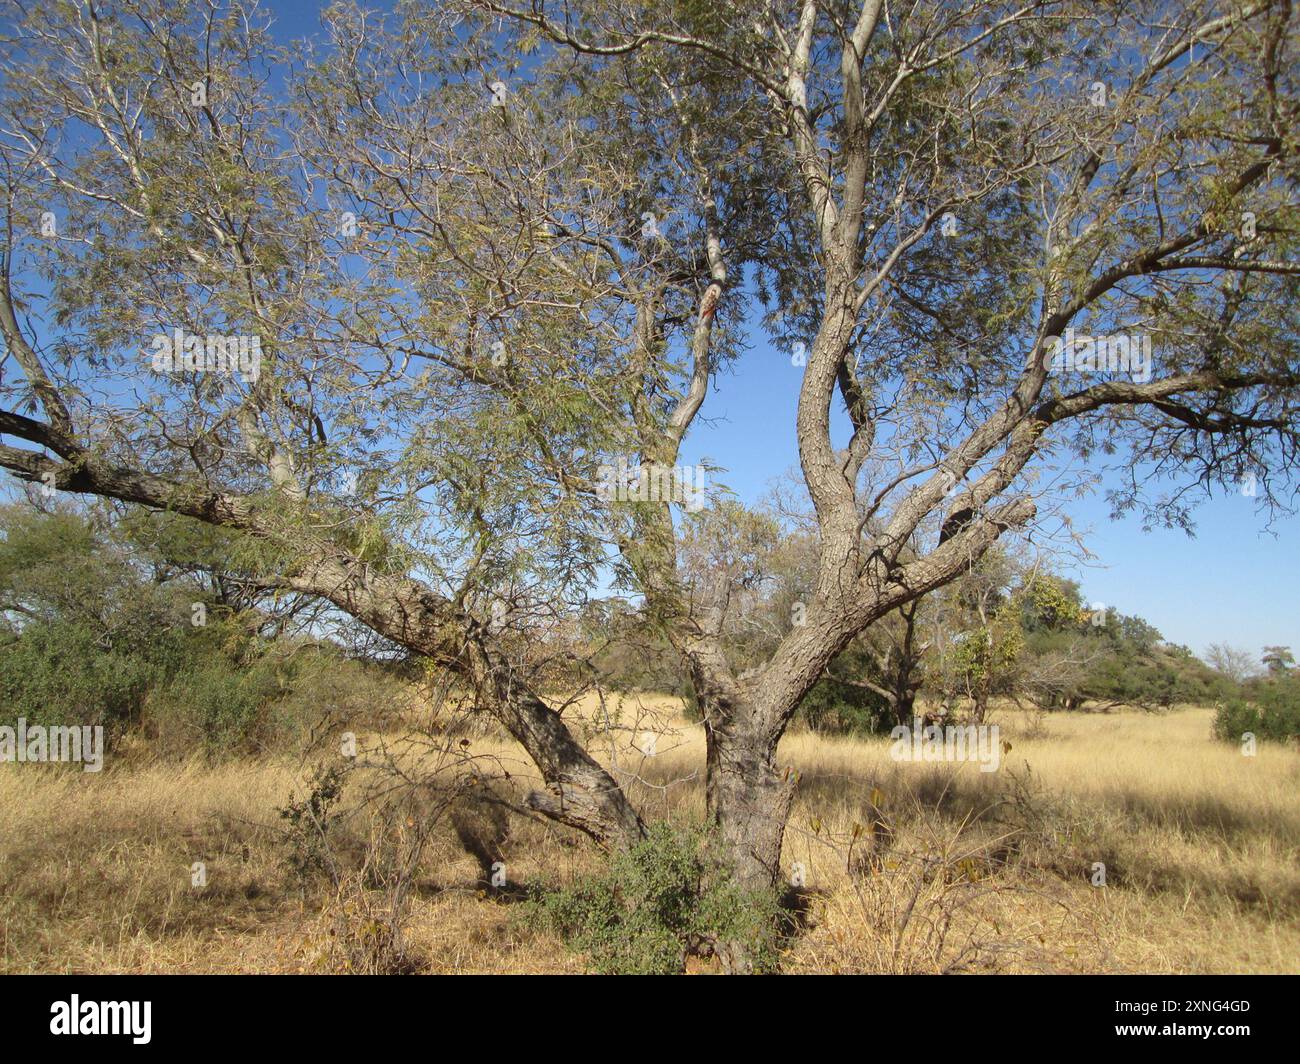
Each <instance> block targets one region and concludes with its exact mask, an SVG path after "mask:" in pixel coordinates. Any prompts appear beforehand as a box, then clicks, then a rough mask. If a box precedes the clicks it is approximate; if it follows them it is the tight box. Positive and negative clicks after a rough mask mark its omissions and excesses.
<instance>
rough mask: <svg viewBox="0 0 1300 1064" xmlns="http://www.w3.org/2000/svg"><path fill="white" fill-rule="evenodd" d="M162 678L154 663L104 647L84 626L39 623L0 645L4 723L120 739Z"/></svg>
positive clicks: (0, 699)
mask: <svg viewBox="0 0 1300 1064" xmlns="http://www.w3.org/2000/svg"><path fill="white" fill-rule="evenodd" d="M161 674H162V673H161V667H160V666H159V664H158V663H157V662H156V661H151V660H150V659H148V658H145V657H142V656H141V655H139V654H136V653H133V652H129V651H128V652H123V651H122V650H120V649H118V648H117V647H114V646H108V647H106V646H104V645H103V642H102V641H101V640H100V639H99V638H98V637H97V636H96V633H94V632H93V631H91V629H90V628H89V627H88V626H86V625H84V624H80V623H77V622H75V621H62V620H55V621H49V622H47V621H36V622H33V623H31V624H29V625H27V626H26V627H25V628H24V629H23V631H22V635H21V636H19V637H17V638H14V639H11V640H9V641H7V642H5V643H4V644H3V645H2V646H0V705H2V706H3V707H4V709H3V711H0V719H3V721H4V723H7V724H10V725H12V724H13V722H14V721H15V720H17V719H18V718H19V717H25V718H26V719H27V722H28V723H29V724H41V725H46V726H48V725H59V724H64V725H92V726H93V725H101V726H103V727H104V729H105V731H106V732H107V733H108V734H109V735H116V734H120V732H121V731H122V730H124V729H125V728H126V727H127V726H128V725H129V724H130V723H132V722H133V721H134V719H135V717H136V715H137V712H138V709H139V706H140V704H141V702H142V700H143V699H144V697H145V695H146V693H147V692H148V690H149V688H150V687H151V685H153V684H154V683H156V682H157V681H158V679H159V678H160V676H161Z"/></svg>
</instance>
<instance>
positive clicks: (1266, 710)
mask: <svg viewBox="0 0 1300 1064" xmlns="http://www.w3.org/2000/svg"><path fill="white" fill-rule="evenodd" d="M1246 732H1251V733H1252V734H1254V736H1255V738H1257V739H1260V740H1264V741H1268V742H1278V743H1282V742H1293V741H1296V740H1300V682H1297V681H1296V680H1293V679H1290V678H1289V677H1288V678H1287V679H1284V680H1282V681H1277V682H1270V683H1266V684H1264V685H1262V686H1261V687H1260V689H1259V693H1258V696H1257V698H1256V700H1255V701H1254V702H1247V701H1246V700H1244V699H1241V698H1234V699H1231V700H1229V701H1227V702H1225V703H1223V705H1221V706H1220V707H1219V711H1218V712H1217V713H1216V714H1215V716H1214V737H1215V738H1216V739H1222V740H1224V741H1225V742H1231V743H1237V742H1241V737H1242V735H1244V734H1245V733H1246Z"/></svg>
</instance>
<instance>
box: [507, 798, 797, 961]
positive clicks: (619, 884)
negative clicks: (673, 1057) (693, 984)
mask: <svg viewBox="0 0 1300 1064" xmlns="http://www.w3.org/2000/svg"><path fill="white" fill-rule="evenodd" d="M703 840H704V836H703V835H702V834H701V833H700V832H698V831H692V830H688V829H681V828H676V827H674V826H673V825H671V824H666V823H661V824H656V825H654V826H653V827H652V828H651V829H650V832H649V835H648V837H647V838H646V839H645V841H644V842H642V843H640V844H639V845H637V846H634V847H632V848H631V849H630V850H627V851H625V852H623V853H620V854H617V855H615V856H614V857H613V858H612V859H611V861H610V864H609V867H608V870H607V871H606V872H605V874H603V875H602V876H600V877H599V878H598V879H596V880H594V881H591V882H588V883H584V884H580V885H578V886H576V887H571V888H569V889H566V890H560V891H555V892H553V893H551V894H548V895H546V896H545V897H544V898H543V899H542V900H541V901H540V902H536V903H533V907H532V910H531V911H532V915H533V918H534V921H535V922H536V923H538V924H540V925H541V926H543V927H545V928H547V929H548V930H551V931H554V932H556V933H558V934H559V935H561V937H563V938H564V939H565V940H566V941H567V942H568V943H569V945H570V946H571V947H573V948H574V949H576V950H579V951H581V952H583V953H585V954H587V957H588V961H589V963H590V964H591V966H592V968H593V969H595V970H596V971H598V972H601V973H602V974H628V975H670V974H675V973H680V972H682V971H683V970H684V969H685V965H686V957H687V954H688V953H690V952H692V951H694V950H698V949H699V948H700V947H701V946H702V945H704V944H711V943H714V942H725V943H731V942H739V943H741V944H742V946H743V947H744V952H745V954H746V955H747V956H748V957H749V958H750V959H751V961H752V963H753V966H754V970H755V971H774V970H775V969H776V965H777V956H778V954H777V946H778V943H779V927H780V924H779V918H780V909H779V906H778V905H777V901H776V898H775V896H774V895H772V896H769V895H758V896H756V895H752V894H746V893H745V892H743V891H741V890H739V889H738V888H737V887H736V886H735V884H734V883H733V882H731V881H730V880H728V879H727V878H726V877H725V876H724V875H721V874H718V873H716V872H711V871H710V869H709V868H708V867H707V864H706V862H705V860H704V858H703V857H702V854H701V845H702V842H703Z"/></svg>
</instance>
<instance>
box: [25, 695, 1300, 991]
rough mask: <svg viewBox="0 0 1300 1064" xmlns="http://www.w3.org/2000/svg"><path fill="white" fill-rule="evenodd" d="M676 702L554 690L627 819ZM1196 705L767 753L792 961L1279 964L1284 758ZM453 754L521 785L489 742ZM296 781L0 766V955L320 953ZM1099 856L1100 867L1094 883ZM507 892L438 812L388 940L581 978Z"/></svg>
mask: <svg viewBox="0 0 1300 1064" xmlns="http://www.w3.org/2000/svg"><path fill="white" fill-rule="evenodd" d="M677 713H678V707H677V705H676V703H675V702H674V701H673V700H671V699H666V698H654V697H651V698H626V699H623V700H622V701H621V704H620V702H619V700H613V701H611V702H608V703H606V704H605V706H603V707H602V706H601V705H599V704H598V703H597V702H595V700H593V699H590V698H588V699H586V700H584V702H582V703H580V704H578V705H576V706H572V707H569V708H568V709H566V716H568V717H571V718H573V719H574V720H575V721H577V722H586V723H585V726H586V728H587V730H588V733H589V736H590V742H591V748H592V749H593V750H595V751H597V752H598V754H599V755H600V756H602V758H604V759H605V760H606V761H616V762H617V766H618V769H619V771H620V772H621V773H624V774H634V775H635V776H636V779H635V780H634V781H633V782H631V784H630V786H631V789H632V792H633V795H634V798H635V800H636V801H637V802H638V804H639V805H640V806H641V807H642V808H643V809H644V810H645V811H646V813H647V815H648V816H650V817H661V816H672V817H678V818H697V817H699V816H700V814H701V813H702V804H703V799H702V786H701V780H700V771H701V768H702V762H703V736H702V733H701V731H700V729H699V728H698V727H695V726H693V725H690V724H688V723H686V722H684V721H682V720H681V719H680V717H679V716H678V715H677ZM1210 716H1211V714H1210V712H1209V711H1208V710H1205V709H1197V708H1189V709H1182V710H1179V711H1175V712H1171V713H1167V714H1162V715H1149V714H1144V713H1138V712H1115V713H1111V714H1104V715H1101V714H1099V715H1085V714H1079V715H1072V716H1066V715H1057V716H1054V717H1050V718H1048V719H1046V720H1045V721H1044V720H1040V719H1036V718H1033V717H1030V716H1028V715H1025V714H1021V713H1019V712H1017V711H1014V710H1010V709H1003V710H1000V711H999V712H998V714H997V715H996V717H995V722H996V723H998V724H999V725H1000V727H1001V728H1002V733H1003V734H1002V737H1003V738H1004V739H1006V740H1007V741H1009V742H1010V744H1011V750H1010V752H1009V753H1008V754H1007V755H1006V756H1005V757H1004V761H1003V765H1002V768H1001V770H1000V771H999V772H996V773H980V772H979V771H978V770H977V767H976V766H975V765H969V764H968V765H964V766H953V765H926V764H919V765H913V764H906V763H896V762H894V761H892V760H891V759H890V757H889V742H888V740H883V739H882V740H874V741H857V740H847V739H844V740H828V739H822V738H818V737H816V736H812V735H807V734H797V735H792V736H789V737H787V738H786V740H785V741H784V742H783V743H782V746H781V750H780V756H781V759H782V763H783V764H789V765H791V766H793V767H794V768H796V769H797V770H798V771H799V772H800V773H801V779H800V791H799V800H798V802H797V804H796V808H795V812H794V815H793V818H792V821H791V825H790V830H789V832H788V833H787V842H786V852H785V859H784V862H785V865H786V867H787V869H789V868H792V867H793V866H794V865H795V863H796V862H797V863H798V864H800V865H801V866H802V870H803V873H804V884H805V889H804V891H802V896H803V901H804V904H805V906H806V913H805V921H806V926H805V928H804V930H803V931H802V933H800V934H799V935H797V936H795V937H794V938H793V939H792V940H791V942H790V945H789V948H788V951H787V954H786V957H785V967H786V969H787V970H789V971H794V972H800V971H877V972H888V971H947V970H955V971H1074V972H1120V971H1170V972H1295V971H1298V970H1300V861H1297V857H1298V856H1300V800H1298V799H1297V793H1300V788H1298V787H1297V784H1300V752H1297V751H1296V750H1293V749H1283V748H1279V747H1272V746H1267V745H1265V746H1262V747H1261V748H1260V751H1259V754H1258V756H1257V757H1255V758H1253V759H1251V758H1244V757H1242V756H1241V755H1240V754H1239V753H1238V752H1237V750H1236V748H1235V747H1231V746H1226V745H1222V744H1217V743H1214V742H1212V741H1211V739H1210V737H1209V736H1210ZM607 724H608V725H613V730H612V731H611V730H608V728H607V727H606V725H607ZM652 733H653V734H655V735H656V736H657V738H656V739H655V740H654V756H653V757H651V756H647V753H646V749H645V748H646V746H647V742H646V739H647V736H648V735H649V734H652ZM474 748H475V751H476V752H481V753H487V754H495V755H498V756H499V757H500V758H501V765H502V767H503V768H505V769H506V770H507V771H509V772H510V773H511V776H512V778H513V780H514V783H515V785H518V786H526V785H527V784H528V782H529V775H530V773H529V769H528V767H527V765H526V764H525V762H524V760H523V758H522V755H521V754H520V753H519V751H518V750H516V749H514V748H513V747H512V746H511V745H509V744H508V743H505V742H502V741H500V740H499V739H494V738H492V737H490V736H486V737H476V738H475V739H474ZM303 786H304V776H303V773H302V772H301V770H300V768H299V766H297V765H296V764H294V763H293V762H291V761H288V760H275V759H270V760H262V761H256V762H243V763H235V764H229V765H222V766H205V765H202V764H199V763H197V762H196V763H190V764H185V765H176V764H166V763H153V764H147V763H140V762H135V763H132V762H131V761H130V759H127V763H122V761H120V760H119V761H118V762H117V763H115V764H110V765H109V766H108V768H107V769H106V770H105V771H104V772H103V773H101V774H99V775H92V774H83V773H79V772H75V771H63V770H60V769H56V768H50V769H47V768H43V767H39V766H32V765H0V808H3V809H4V810H5V825H4V830H3V835H2V836H0V971H5V972H22V971H76V972H101V971H113V972H124V971H165V972H175V971H186V972H251V971H259V972H260V971H313V970H337V969H336V968H335V967H333V966H332V965H331V963H330V961H329V960H328V958H329V956H330V955H331V949H330V946H331V938H330V931H331V930H336V929H337V928H338V927H339V922H338V921H339V916H340V912H343V913H344V914H346V913H348V912H350V911H351V910H348V909H346V906H348V905H350V904H355V902H354V901H350V900H349V899H347V898H341V897H339V896H337V895H336V894H333V893H332V892H331V891H328V890H310V889H302V888H301V887H300V885H299V884H298V883H296V882H295V880H294V879H293V877H292V876H291V875H290V874H289V873H288V871H287V870H286V867H285V865H284V861H283V857H284V850H283V846H282V844H281V842H280V839H281V834H282V830H283V825H282V823H281V822H280V821H279V819H278V818H277V816H276V810H277V808H278V807H281V806H283V805H284V804H285V803H286V801H287V800H288V797H289V794H290V792H291V791H296V792H297V793H299V794H301V793H302V789H303ZM855 824H856V825H858V827H857V834H856V837H855V828H854V825H855ZM356 830H357V831H358V832H362V833H364V830H365V829H364V826H363V825H357V826H356ZM873 831H874V834H873ZM502 845H503V854H504V857H505V860H506V864H507V869H508V875H509V879H510V882H511V883H512V884H516V885H517V884H530V885H533V886H552V885H556V884H559V883H561V882H566V881H571V880H573V879H574V878H576V877H580V876H582V875H584V874H586V873H588V872H590V871H592V870H593V869H594V868H595V867H596V864H597V861H598V859H599V858H598V855H597V854H595V853H594V852H593V850H592V848H591V847H590V846H588V845H586V844H584V843H583V842H581V841H580V840H577V839H574V838H572V837H571V836H570V835H569V834H568V833H566V832H564V831H561V830H559V829H556V828H554V827H551V826H549V825H545V824H539V823H536V822H532V821H528V820H525V819H523V818H521V817H512V818H511V827H510V834H509V836H508V837H507V838H506V839H505V840H504V842H503V844H502ZM873 847H874V852H873ZM195 861H203V862H204V864H205V865H206V870H207V885H206V886H204V887H195V886H193V885H192V882H191V865H192V864H193V862H195ZM1096 862H1102V863H1104V864H1105V865H1106V872H1107V885H1106V886H1105V887H1104V888H1101V887H1095V886H1093V885H1091V883H1090V880H1089V876H1090V874H1091V870H1092V868H1093V865H1094V864H1095V863H1096ZM515 896H516V895H514V894H511V893H510V892H504V893H496V892H492V891H489V890H485V889H484V888H483V885H482V883H481V879H480V870H479V866H478V863H477V862H476V860H475V859H474V858H473V857H471V856H470V855H469V854H468V853H466V852H465V850H464V848H463V847H462V846H461V845H460V843H459V842H458V841H457V838H456V836H455V833H454V832H452V831H451V829H450V828H449V827H442V828H440V829H439V830H438V831H437V832H436V834H435V836H434V838H433V839H432V840H431V842H430V844H429V847H428V849H427V850H426V852H425V854H424V858H423V861H422V863H421V866H420V872H419V875H418V881H417V883H416V886H415V889H414V891H413V893H412V896H411V901H410V905H409V909H408V912H407V914H406V941H407V943H408V945H409V946H410V948H411V951H412V953H413V955H416V956H418V957H419V958H421V961H422V965H423V967H424V968H425V969H426V970H429V971H435V972H507V971H509V972H543V971H545V972H556V971H570V972H573V971H581V970H582V963H581V958H579V957H575V956H574V955H573V954H571V953H569V952H568V951H566V950H565V948H564V947H563V945H562V944H561V943H559V942H558V941H554V940H552V939H550V938H548V937H546V936H544V935H540V934H538V933H536V932H534V931H531V930H527V929H525V928H524V927H523V925H521V924H520V922H519V921H517V920H514V919H512V911H513V910H514V908H515V907H514V906H513V905H512V904H510V901H511V899H512V898H514V897H515ZM340 907H343V908H340ZM700 967H704V968H706V969H707V965H701V966H700Z"/></svg>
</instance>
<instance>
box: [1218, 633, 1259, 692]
mask: <svg viewBox="0 0 1300 1064" xmlns="http://www.w3.org/2000/svg"><path fill="white" fill-rule="evenodd" d="M1205 660H1206V661H1207V662H1208V663H1209V665H1210V667H1211V668H1212V669H1217V670H1218V671H1219V672H1221V673H1223V675H1224V676H1226V677H1228V679H1230V680H1232V681H1233V683H1244V682H1245V681H1247V680H1249V679H1250V678H1251V677H1252V676H1254V675H1255V674H1256V672H1258V667H1257V666H1256V664H1255V656H1254V655H1253V654H1252V653H1251V652H1250V651H1249V650H1244V649H1242V648H1241V647H1234V646H1229V645H1228V644H1227V643H1211V644H1210V645H1209V646H1208V647H1206V649H1205Z"/></svg>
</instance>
